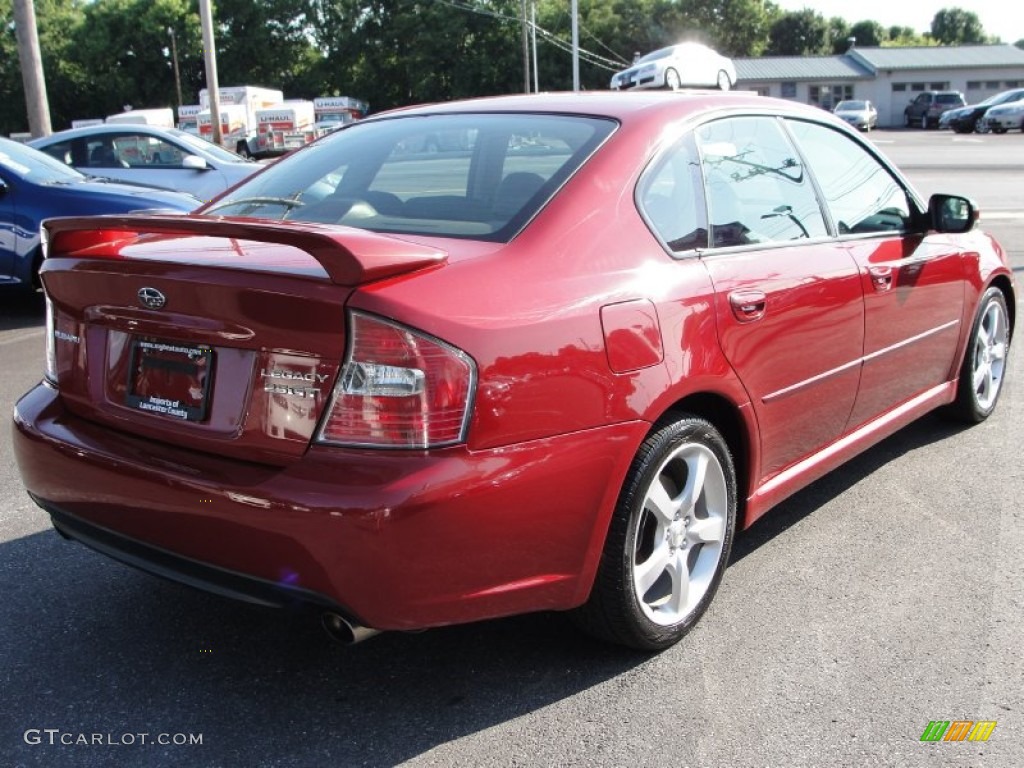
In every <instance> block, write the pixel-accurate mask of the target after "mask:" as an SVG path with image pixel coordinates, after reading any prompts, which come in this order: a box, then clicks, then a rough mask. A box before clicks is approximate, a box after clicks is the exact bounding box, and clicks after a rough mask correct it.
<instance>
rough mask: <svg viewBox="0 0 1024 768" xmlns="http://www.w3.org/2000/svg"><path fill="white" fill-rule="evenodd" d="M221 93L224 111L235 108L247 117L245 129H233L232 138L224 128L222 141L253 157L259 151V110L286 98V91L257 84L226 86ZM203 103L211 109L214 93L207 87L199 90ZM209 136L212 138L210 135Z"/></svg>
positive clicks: (206, 108) (219, 89) (200, 100)
mask: <svg viewBox="0 0 1024 768" xmlns="http://www.w3.org/2000/svg"><path fill="white" fill-rule="evenodd" d="M217 95H218V97H219V98H220V106H221V110H224V109H225V108H231V109H233V110H234V113H238V114H242V115H243V116H244V120H245V130H244V131H241V132H233V133H232V137H231V140H230V141H229V140H228V136H227V134H226V133H225V132H224V131H223V130H222V131H221V133H222V141H223V144H224V146H225V147H227V148H228V149H233V150H234V151H235V152H237V153H238V154H240V155H242V156H243V157H253V156H255V155H257V154H259V147H258V146H257V138H258V137H257V134H256V110H258V109H266V108H267V107H273V106H275V105H277V104H280V103H282V102H283V101H284V93H283V92H281V91H279V90H277V89H275V88H263V87H260V86H257V85H232V86H227V87H225V88H218V89H217ZM199 106H201V107H202V108H203V109H204V110H207V111H208V110H209V109H210V93H209V91H208V90H207V89H206V88H203V89H202V90H201V91H199ZM206 138H211V137H210V136H207V137H206Z"/></svg>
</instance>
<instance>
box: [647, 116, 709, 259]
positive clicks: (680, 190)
mask: <svg viewBox="0 0 1024 768" xmlns="http://www.w3.org/2000/svg"><path fill="white" fill-rule="evenodd" d="M637 203H638V204H639V206H640V210H641V211H643V213H644V215H645V216H646V217H647V221H648V223H649V224H650V225H651V228H652V229H653V230H654V233H655V234H656V235H657V236H658V237H659V238H661V239H662V240H663V241H664V242H665V244H666V245H667V246H668V247H669V248H670V249H671V250H673V251H675V252H676V253H679V252H681V251H690V250H693V249H694V248H707V247H708V229H707V217H706V214H705V211H704V196H703V194H702V193H701V187H700V161H699V160H698V158H697V151H696V149H695V147H694V145H693V137H692V136H690V135H688V136H686V137H685V138H684V139H683V140H682V141H680V142H679V143H678V144H676V145H675V146H674V147H672V148H671V149H670V150H668V151H667V152H666V153H665V154H664V155H662V157H661V158H660V159H659V160H658V161H657V162H655V163H654V164H653V165H652V166H651V167H650V168H648V169H647V170H646V171H645V172H644V176H643V178H642V179H641V180H640V186H639V188H638V191H637Z"/></svg>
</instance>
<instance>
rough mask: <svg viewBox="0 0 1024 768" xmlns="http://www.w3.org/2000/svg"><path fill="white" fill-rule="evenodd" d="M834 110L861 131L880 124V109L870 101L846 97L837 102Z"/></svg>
mask: <svg viewBox="0 0 1024 768" xmlns="http://www.w3.org/2000/svg"><path fill="white" fill-rule="evenodd" d="M832 112H833V113H834V114H835V116H836V117H839V118H842V119H843V120H845V121H846V122H848V123H849V124H850V125H852V126H853V127H854V128H857V129H858V130H861V131H870V130H871V129H872V128H874V127H875V126H876V125H878V110H876V109H875V105H874V104H872V103H871V102H870V101H864V100H862V99H846V100H844V101H840V102H839V103H838V104H836V108H835V109H833V110H832Z"/></svg>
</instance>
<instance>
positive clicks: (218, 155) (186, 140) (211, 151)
mask: <svg viewBox="0 0 1024 768" xmlns="http://www.w3.org/2000/svg"><path fill="white" fill-rule="evenodd" d="M195 130H198V128H196V129H195ZM168 131H170V132H171V133H172V134H174V136H175V137H176V138H177V139H178V140H179V141H180V142H181V143H182V144H184V145H185V146H187V147H191V148H193V149H196V150H199V151H201V152H205V153H206V154H207V155H212V156H213V157H214V159H216V160H220V161H222V162H225V163H242V162H245V160H244V158H242V157H241V156H240V155H236V154H235V153H234V152H229V151H228V150H226V149H224V148H222V147H220V146H218V145H216V144H214V143H213V142H212V141H207V140H206V139H202V138H200V137H199V136H196V134H195V133H188V132H186V131H179V130H178V129H177V128H169V129H168Z"/></svg>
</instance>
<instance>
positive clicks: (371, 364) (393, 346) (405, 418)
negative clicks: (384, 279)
mask: <svg viewBox="0 0 1024 768" xmlns="http://www.w3.org/2000/svg"><path fill="white" fill-rule="evenodd" d="M475 385H476V366H475V365H474V363H473V360H472V359H471V358H470V357H469V355H467V354H466V353H465V352H463V351H461V350H459V349H456V348H455V347H453V346H451V345H449V344H445V343H444V342H442V341H439V340H437V339H434V338H431V337H429V336H426V335H424V334H422V333H419V332H417V331H413V330H411V329H409V328H406V327H404V326H401V325H398V324H397V323H392V322H390V321H388V320H383V319H381V318H378V317H373V316H371V315H366V314H363V313H361V312H352V313H350V315H349V352H348V357H347V359H346V360H345V365H344V367H343V368H342V370H341V375H340V376H339V378H338V382H337V384H336V385H335V387H334V394H333V396H332V399H331V404H330V407H329V408H328V411H327V416H326V418H325V420H324V423H323V427H322V428H321V430H320V435H319V439H320V441H321V442H325V443H335V444H340V445H360V446H373V447H379V448H433V447H436V446H441V445H451V444H452V443H459V442H462V441H463V440H464V439H465V436H466V435H465V433H466V427H467V424H468V422H469V410H470V406H471V404H472V400H473V389H474V387H475Z"/></svg>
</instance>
